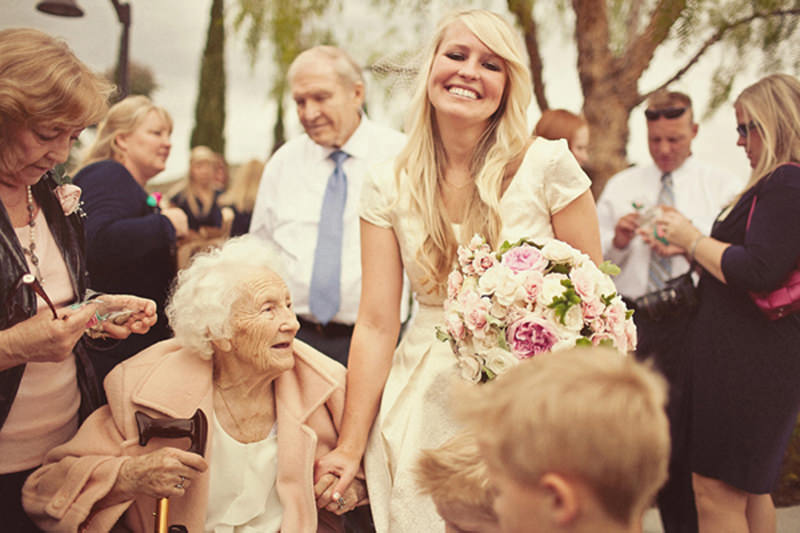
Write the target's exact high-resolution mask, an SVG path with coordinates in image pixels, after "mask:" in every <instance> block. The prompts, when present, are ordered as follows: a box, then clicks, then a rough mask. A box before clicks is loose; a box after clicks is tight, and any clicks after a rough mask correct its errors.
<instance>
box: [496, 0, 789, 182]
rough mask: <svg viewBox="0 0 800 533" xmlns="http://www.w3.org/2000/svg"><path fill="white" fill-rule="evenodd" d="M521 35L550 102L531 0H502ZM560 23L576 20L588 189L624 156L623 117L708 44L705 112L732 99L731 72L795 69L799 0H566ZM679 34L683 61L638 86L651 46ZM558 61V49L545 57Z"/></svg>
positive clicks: (543, 103)
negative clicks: (714, 53)
mask: <svg viewBox="0 0 800 533" xmlns="http://www.w3.org/2000/svg"><path fill="white" fill-rule="evenodd" d="M506 3H507V6H508V9H509V11H510V12H511V13H513V14H514V16H515V17H516V20H517V22H518V24H519V26H520V27H521V28H522V30H523V33H524V35H525V44H526V47H527V48H528V54H529V57H530V62H531V70H532V76H533V81H534V86H535V89H534V92H535V97H536V101H537V104H538V105H539V108H540V109H542V110H544V109H548V108H549V103H548V100H547V97H546V90H545V89H546V81H545V80H544V79H543V76H542V71H543V64H544V61H545V60H546V58H542V56H541V53H540V50H541V47H540V42H539V37H538V35H537V29H538V28H541V27H543V26H542V25H543V24H545V25H547V24H549V25H552V20H543V19H540V18H539V17H537V12H539V10H537V7H538V4H541V3H542V2H536V0H507V2H506ZM556 6H557V8H558V9H557V12H558V13H560V14H561V16H562V21H561V22H562V25H564V26H566V25H567V23H571V24H573V38H574V40H575V44H576V46H577V49H578V62H577V65H576V66H577V70H578V78H579V80H580V84H581V89H582V92H583V96H584V105H583V112H584V114H585V115H586V118H587V120H588V122H589V128H590V130H591V132H592V135H591V144H590V147H589V149H590V153H591V155H592V160H593V162H594V169H593V170H594V172H593V174H594V175H593V177H594V180H595V192H599V190H600V189H601V188H602V186H603V185H604V184H605V182H606V180H607V179H608V178H609V177H610V176H612V175H613V174H615V173H616V172H618V171H619V170H621V169H623V168H625V167H626V166H627V159H626V154H625V147H626V145H627V143H628V136H629V130H628V117H629V115H630V113H631V111H632V110H633V108H635V107H636V106H638V105H639V104H641V103H642V102H643V101H644V100H645V99H646V98H647V97H648V96H649V95H650V94H651V93H652V92H653V91H655V90H658V89H660V88H662V87H666V86H668V85H669V84H671V83H673V82H675V81H677V80H679V79H681V78H682V77H683V76H684V75H685V74H686V72H688V71H689V70H691V68H692V67H694V66H695V65H696V64H697V62H698V60H699V59H700V58H701V57H703V56H704V55H706V54H707V53H708V51H709V50H710V49H712V48H721V49H722V52H723V53H722V57H723V60H722V62H721V63H720V64H719V66H718V67H717V69H716V71H715V73H714V75H713V77H712V89H711V91H712V94H711V103H710V105H709V108H708V110H707V113H710V112H712V111H713V110H714V109H716V108H717V107H718V106H719V105H721V104H722V103H724V102H726V101H728V100H729V98H730V97H731V90H732V87H733V82H734V79H735V77H736V74H737V73H738V72H741V71H742V70H744V69H745V68H746V67H749V66H750V65H751V64H753V62H754V61H761V66H762V70H763V71H765V72H767V71H775V70H777V69H779V68H790V69H793V70H794V71H795V72H797V71H798V70H800V53H798V50H800V36H798V32H797V31H796V30H797V24H798V15H800V1H798V0H572V2H571V3H569V4H568V3H567V2H565V1H563V0H560V1H558V2H556ZM667 43H670V44H674V43H677V45H678V46H677V50H678V54H679V55H678V56H676V57H679V58H680V59H681V60H682V61H683V65H682V66H681V67H679V68H678V69H676V71H675V72H673V73H671V74H668V75H667V76H666V77H665V78H664V79H663V80H661V82H660V83H658V84H657V85H655V86H652V87H644V88H640V87H639V81H640V79H641V77H642V75H643V74H644V72H645V71H646V70H647V69H648V68H649V67H650V64H651V61H652V59H653V57H654V55H655V53H656V51H657V50H658V49H660V48H661V47H662V46H664V45H665V44H667ZM551 60H554V61H558V60H560V58H551Z"/></svg>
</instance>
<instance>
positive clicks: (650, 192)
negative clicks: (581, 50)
mask: <svg viewBox="0 0 800 533" xmlns="http://www.w3.org/2000/svg"><path fill="white" fill-rule="evenodd" d="M645 116H646V118H647V138H648V145H649V148H650V155H651V156H652V158H653V164H652V165H647V166H642V167H631V168H628V169H626V170H623V171H622V172H620V173H618V174H617V175H615V176H614V177H613V178H611V180H610V181H609V183H608V185H607V186H606V188H605V189H604V190H603V193H602V195H601V196H600V198H599V200H598V203H597V213H598V217H599V219H600V234H601V238H602V241H603V253H604V256H605V258H606V259H609V260H611V261H613V262H614V263H616V264H617V265H619V267H620V269H621V273H620V274H619V275H618V276H617V277H616V279H615V282H616V285H617V289H618V290H619V292H620V294H622V295H623V296H624V297H626V298H627V299H629V300H631V301H632V300H634V299H636V298H638V297H639V296H642V295H643V294H645V293H648V292H653V291H656V290H659V289H661V288H662V287H663V284H664V281H666V280H667V279H669V278H673V277H676V276H679V275H681V274H683V273H685V272H687V271H688V270H689V262H688V261H687V259H686V257H684V256H683V253H682V250H681V249H679V248H677V247H674V246H672V247H670V246H662V245H661V244H659V243H658V241H656V240H655V239H654V238H652V236H653V231H654V229H655V228H652V229H651V225H652V223H651V222H647V221H646V219H647V218H650V215H652V213H653V211H654V209H655V208H665V207H667V208H674V209H677V210H678V211H680V212H681V213H683V214H684V215H686V216H687V217H689V218H690V219H691V220H692V222H693V223H694V224H695V226H697V227H698V228H700V229H701V230H702V231H703V232H704V233H705V234H708V233H710V232H711V226H712V224H713V222H714V219H715V218H716V216H717V215H718V214H719V212H720V210H721V209H722V208H723V207H725V206H726V205H727V204H728V203H730V201H731V200H732V199H733V197H734V196H735V195H736V193H737V192H739V191H740V190H741V187H742V185H743V181H742V180H740V179H737V178H735V177H734V176H732V175H729V174H727V173H726V172H723V171H721V170H719V169H717V168H714V167H711V166H709V165H706V164H704V163H703V162H701V161H698V160H697V159H696V158H695V157H694V156H692V140H693V139H694V138H695V137H696V136H697V131H698V125H697V124H696V123H695V122H694V116H693V112H692V102H691V100H690V98H689V96H687V95H685V94H683V93H679V92H667V91H661V92H658V93H655V94H653V95H652V96H651V97H650V99H649V100H648V105H647V110H646V111H645ZM644 227H646V228H647V230H648V234H649V235H650V236H651V237H650V238H643V237H642V236H641V235H642V228H644ZM651 245H652V247H651ZM656 250H657V251H656ZM690 318H691V315H690V313H688V312H682V313H678V314H677V315H674V316H668V317H651V316H649V315H648V313H647V310H645V309H637V310H636V313H635V314H634V321H635V322H636V325H637V327H638V333H639V347H638V350H637V353H638V354H639V355H640V356H641V357H653V358H654V359H655V362H656V365H657V366H658V367H659V369H660V370H661V371H662V372H663V373H664V375H665V376H666V378H667V380H668V381H669V383H670V406H669V408H668V414H669V415H670V425H671V431H672V439H673V450H672V457H671V461H670V479H669V481H668V482H667V484H666V485H665V486H664V488H663V489H662V491H661V493H660V494H659V497H658V506H659V510H660V511H661V518H662V522H663V524H664V530H665V532H666V533H676V532H680V533H694V532H696V531H697V517H696V514H695V510H694V498H693V495H692V489H691V477H690V476H691V471H690V470H689V463H688V457H687V449H686V446H687V444H688V435H686V424H685V420H683V419H682V417H681V412H682V407H681V405H682V402H683V401H684V399H685V398H686V394H685V391H684V388H683V379H684V378H685V375H686V369H687V367H688V363H689V362H688V361H685V360H684V359H683V357H682V356H681V354H682V351H681V343H680V342H679V341H680V340H681V339H682V338H683V337H685V333H686V327H687V325H688V320H690Z"/></svg>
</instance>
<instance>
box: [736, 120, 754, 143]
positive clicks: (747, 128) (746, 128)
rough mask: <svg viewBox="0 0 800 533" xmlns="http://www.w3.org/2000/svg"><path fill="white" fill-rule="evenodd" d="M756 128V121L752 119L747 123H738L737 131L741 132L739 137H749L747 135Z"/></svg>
mask: <svg viewBox="0 0 800 533" xmlns="http://www.w3.org/2000/svg"><path fill="white" fill-rule="evenodd" d="M754 129H756V123H755V122H753V121H752V120H751V121H750V122H748V123H747V124H737V125H736V133H738V134H739V137H744V138H745V139H747V136H748V135H749V134H750V132H751V131H753V130H754Z"/></svg>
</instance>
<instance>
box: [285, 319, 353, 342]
mask: <svg viewBox="0 0 800 533" xmlns="http://www.w3.org/2000/svg"><path fill="white" fill-rule="evenodd" d="M297 320H298V321H299V322H300V327H301V328H305V329H306V330H313V331H316V332H317V333H319V334H320V335H322V336H323V337H329V338H331V337H350V336H352V335H353V326H352V325H350V324H342V323H340V322H328V323H327V324H325V325H322V324H320V323H318V322H311V321H310V320H306V319H304V318H300V317H297Z"/></svg>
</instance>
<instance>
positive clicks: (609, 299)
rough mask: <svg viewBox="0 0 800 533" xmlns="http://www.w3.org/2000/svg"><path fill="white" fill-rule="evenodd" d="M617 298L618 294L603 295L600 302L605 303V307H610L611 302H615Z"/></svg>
mask: <svg viewBox="0 0 800 533" xmlns="http://www.w3.org/2000/svg"><path fill="white" fill-rule="evenodd" d="M616 296H617V293H616V292H612V293H611V294H601V295H600V301H601V302H603V305H605V306H606V307H608V306H609V305H611V302H612V301H613V300H614V298H615V297H616Z"/></svg>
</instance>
